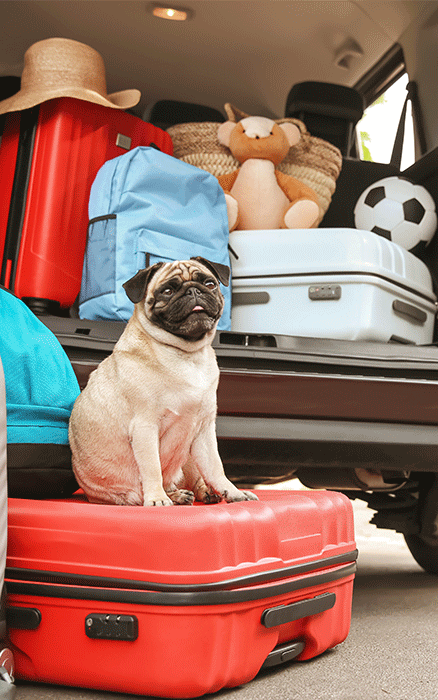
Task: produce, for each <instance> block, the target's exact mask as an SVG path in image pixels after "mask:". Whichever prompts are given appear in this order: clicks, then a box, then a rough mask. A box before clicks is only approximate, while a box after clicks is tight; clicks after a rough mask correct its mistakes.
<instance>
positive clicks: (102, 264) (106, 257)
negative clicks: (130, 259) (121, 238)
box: [79, 214, 117, 303]
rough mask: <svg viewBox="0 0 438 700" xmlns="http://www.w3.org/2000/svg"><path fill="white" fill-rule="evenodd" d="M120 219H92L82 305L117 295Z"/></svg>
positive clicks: (106, 217)
mask: <svg viewBox="0 0 438 700" xmlns="http://www.w3.org/2000/svg"><path fill="white" fill-rule="evenodd" d="M116 234H117V216H116V214H108V215H106V216H97V217H96V218H95V219H90V221H89V223H88V240H87V249H86V251H85V258H84V267H83V270H82V283H81V292H80V297H79V302H80V303H83V302H85V301H88V300H89V299H93V298H95V297H98V296H101V295H102V294H114V292H115V288H116Z"/></svg>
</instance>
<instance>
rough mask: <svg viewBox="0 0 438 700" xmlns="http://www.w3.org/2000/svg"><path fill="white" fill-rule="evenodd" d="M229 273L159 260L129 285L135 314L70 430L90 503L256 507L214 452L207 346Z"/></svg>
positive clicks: (212, 363)
mask: <svg viewBox="0 0 438 700" xmlns="http://www.w3.org/2000/svg"><path fill="white" fill-rule="evenodd" d="M229 275H230V270H229V268H228V267H226V266H225V265H220V264H217V263H211V262H209V261H208V260H205V259H204V258H200V257H197V258H192V259H190V260H184V261H177V262H169V263H157V264H155V265H152V266H151V267H148V268H146V269H144V270H140V272H138V273H137V274H136V275H135V276H134V277H133V278H132V279H130V280H128V281H127V282H126V283H125V284H124V285H123V287H124V289H125V291H126V293H127V295H128V297H129V299H130V300H131V301H132V302H133V303H134V304H135V306H134V313H133V315H132V317H131V319H130V320H129V322H128V324H127V326H126V329H125V330H124V332H123V333H122V335H121V337H120V339H119V340H118V342H117V343H116V345H115V346H114V350H113V352H112V354H111V355H110V356H109V357H107V358H106V359H105V360H103V361H102V362H101V363H100V364H99V366H98V367H97V369H96V370H94V372H92V373H91V375H90V378H89V381H88V384H87V386H86V387H85V389H84V390H83V391H82V393H81V394H80V395H79V397H78V399H77V400H76V402H75V404H74V407H73V411H72V414H71V418H70V425H69V440H70V445H71V450H72V464H73V469H74V473H75V475H76V479H77V481H78V484H79V485H80V486H81V488H82V489H83V490H84V492H85V494H86V496H87V498H88V500H89V501H91V502H92V503H109V504H116V505H143V506H171V505H173V504H183V505H188V504H192V503H193V501H194V500H195V499H196V500H198V501H202V502H204V503H215V502H218V501H220V500H225V501H227V502H232V501H242V500H257V497H256V496H255V495H253V494H252V493H251V492H247V491H240V490H239V489H237V488H236V486H234V484H232V483H231V482H230V481H229V480H228V479H227V477H226V476H225V473H224V469H223V466H222V462H221V459H220V456H219V452H218V448H217V439H216V425H215V421H216V390H217V385H218V380H219V368H218V365H217V361H216V356H215V353H214V350H213V348H212V347H211V343H212V340H213V337H214V334H215V331H216V326H217V323H218V321H219V318H220V316H221V313H222V310H223V306H224V298H223V296H222V293H221V291H220V287H219V282H222V283H223V284H224V285H228V283H229Z"/></svg>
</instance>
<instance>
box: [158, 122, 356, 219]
mask: <svg viewBox="0 0 438 700" xmlns="http://www.w3.org/2000/svg"><path fill="white" fill-rule="evenodd" d="M276 121H277V124H282V123H284V122H291V123H293V124H296V126H297V127H298V128H299V130H300V131H301V141H300V142H299V143H298V144H297V145H296V146H293V147H292V148H291V149H290V150H289V153H288V155H287V156H286V158H285V159H284V160H283V161H282V162H281V163H280V165H279V166H277V167H278V170H281V171H282V172H283V173H286V174H288V175H291V176H292V177H295V178H296V179H297V180H300V181H301V182H303V183H304V184H305V185H308V186H309V187H311V188H312V189H313V190H314V191H315V192H316V194H317V195H318V197H319V205H320V217H319V220H318V223H320V222H321V220H322V218H323V216H324V214H325V212H326V211H327V209H328V207H329V204H330V202H331V199H332V196H333V193H334V191H335V189H336V180H337V178H338V176H339V173H340V171H341V167H342V155H341V152H340V150H339V149H338V148H336V146H332V145H331V144H330V143H328V142H327V141H324V140H323V139H320V138H317V137H316V136H311V135H310V134H309V133H308V131H307V129H306V127H305V125H304V124H303V122H301V121H300V120H299V119H278V120H276ZM218 127H219V124H218V123H217V122H189V123H187V124H176V125H175V126H171V127H169V128H168V129H167V131H168V133H169V134H170V137H171V139H172V141H173V155H174V156H175V158H179V159H180V160H183V161H184V162H185V163H189V164H190V165H194V166H196V167H197V168H202V170H208V172H210V173H212V174H213V175H215V176H216V177H219V175H225V174H226V173H231V172H232V171H233V170H236V169H237V168H239V167H240V163H239V162H238V161H237V160H236V159H235V158H234V157H233V156H232V155H231V153H230V151H229V150H228V148H226V146H222V145H221V144H220V143H219V140H218V138H217V130H218Z"/></svg>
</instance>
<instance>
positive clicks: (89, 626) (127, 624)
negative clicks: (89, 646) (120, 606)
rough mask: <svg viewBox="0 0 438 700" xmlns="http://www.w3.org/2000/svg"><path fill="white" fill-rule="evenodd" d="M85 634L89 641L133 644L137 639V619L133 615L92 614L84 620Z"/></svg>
mask: <svg viewBox="0 0 438 700" xmlns="http://www.w3.org/2000/svg"><path fill="white" fill-rule="evenodd" d="M85 634H86V635H87V637H90V639H115V640H118V641H128V642H134V641H135V640H136V639H137V637H138V619H137V618H136V617H135V615H105V614H103V615H102V614H99V613H92V614H90V615H87V617H86V618H85Z"/></svg>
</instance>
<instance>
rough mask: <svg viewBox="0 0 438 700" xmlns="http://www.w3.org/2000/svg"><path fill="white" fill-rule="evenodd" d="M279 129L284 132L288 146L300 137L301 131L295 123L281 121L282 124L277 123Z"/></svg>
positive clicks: (293, 144) (295, 143) (294, 144)
mask: <svg viewBox="0 0 438 700" xmlns="http://www.w3.org/2000/svg"><path fill="white" fill-rule="evenodd" d="M278 126H279V127H280V129H283V131H284V133H285V134H286V138H287V140H288V141H289V145H290V146H296V145H297V143H298V142H299V141H300V139H301V131H300V130H299V128H298V127H297V126H296V125H295V124H291V123H289V122H283V124H279V125H278Z"/></svg>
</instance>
